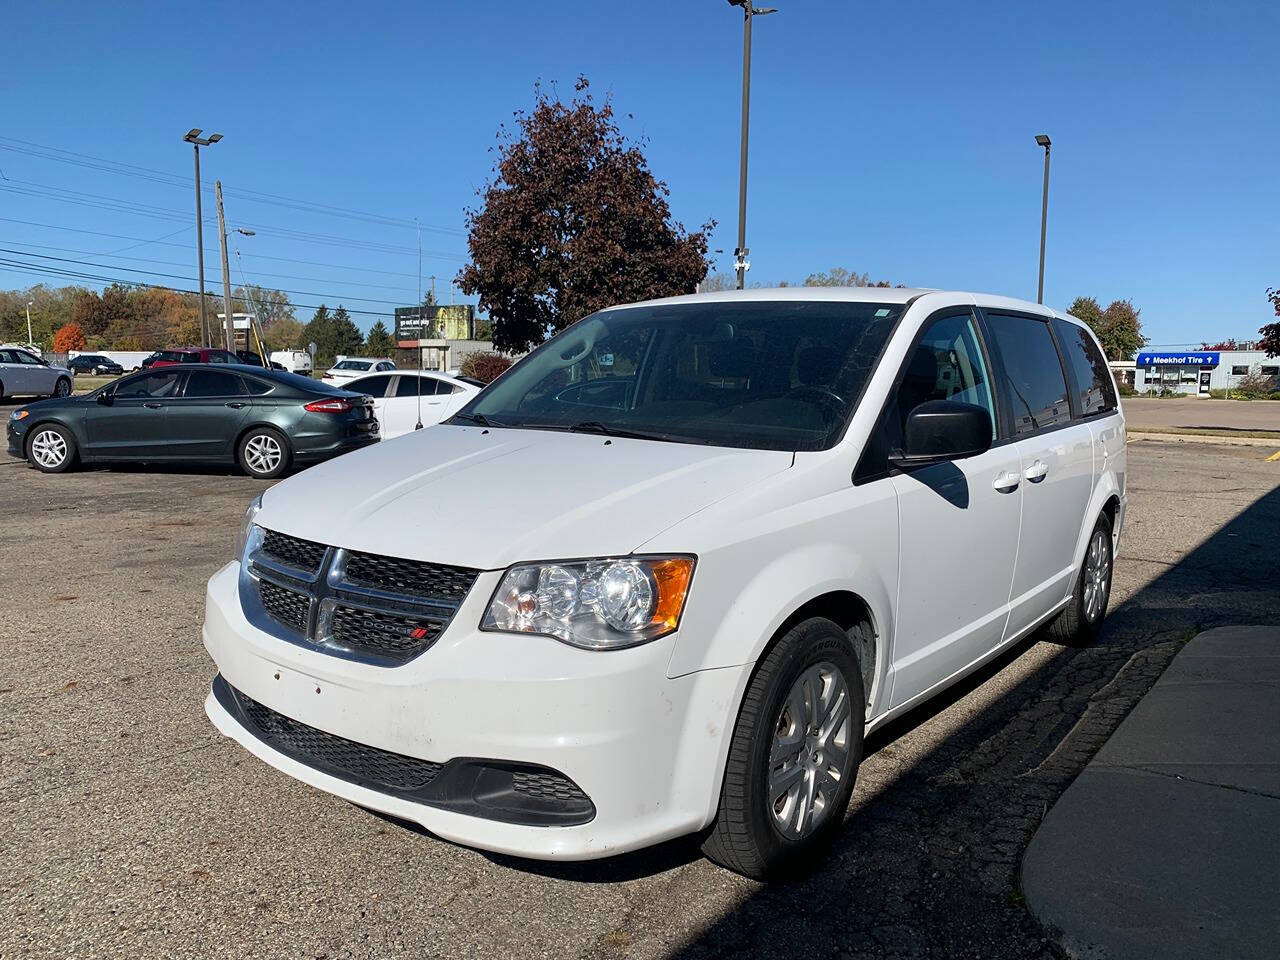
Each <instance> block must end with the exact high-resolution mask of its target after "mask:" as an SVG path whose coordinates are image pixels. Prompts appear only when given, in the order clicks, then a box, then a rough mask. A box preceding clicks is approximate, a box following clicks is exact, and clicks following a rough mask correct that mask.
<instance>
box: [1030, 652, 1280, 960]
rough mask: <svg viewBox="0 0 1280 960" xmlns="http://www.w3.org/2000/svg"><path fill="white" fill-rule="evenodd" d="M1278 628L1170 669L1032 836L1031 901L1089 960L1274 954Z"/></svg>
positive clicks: (1068, 948)
mask: <svg viewBox="0 0 1280 960" xmlns="http://www.w3.org/2000/svg"><path fill="white" fill-rule="evenodd" d="M1277 730H1280V627H1221V628H1218V629H1216V630H1209V631H1206V632H1205V633H1202V634H1200V635H1199V636H1198V637H1196V638H1195V639H1194V640H1192V641H1191V642H1190V643H1188V644H1187V645H1186V646H1185V647H1184V648H1183V649H1182V651H1181V652H1180V653H1179V654H1178V655H1177V657H1175V658H1174V660H1173V662H1172V663H1170V665H1169V667H1168V669H1167V670H1166V671H1165V673H1164V675H1163V676H1161V678H1160V679H1159V680H1158V681H1156V684H1155V686H1153V687H1152V688H1151V690H1150V691H1149V692H1148V693H1147V695H1146V696H1145V697H1144V698H1143V699H1142V700H1141V701H1140V702H1139V703H1138V705H1137V706H1136V707H1135V708H1134V709H1133V711H1132V713H1130V714H1129V716H1128V717H1126V718H1125V720H1124V722H1123V723H1121V724H1120V726H1119V727H1118V728H1117V729H1116V731H1115V733H1114V734H1112V736H1111V738H1110V739H1109V740H1108V741H1107V742H1106V744H1104V745H1103V747H1102V749H1101V750H1099V751H1098V754H1097V756H1095V757H1094V759H1093V760H1092V761H1090V763H1089V764H1088V765H1087V766H1086V767H1085V769H1084V771H1083V772H1082V773H1081V774H1080V776H1079V777H1078V778H1077V779H1076V780H1075V782H1074V783H1072V784H1071V786H1070V787H1068V788H1067V791H1066V792H1065V793H1064V794H1063V795H1062V796H1061V798H1059V800H1058V802H1057V803H1056V804H1055V805H1054V807H1053V809H1052V810H1050V811H1049V814H1048V816H1047V817H1046V818H1045V820H1044V822H1043V823H1042V824H1041V825H1040V828H1039V829H1038V830H1037V831H1036V834H1035V836H1034V837H1032V840H1031V844H1030V846H1029V847H1028V848H1027V852H1026V855H1025V857H1024V858H1023V862H1022V889H1023V894H1024V895H1025V897H1026V902H1027V905H1028V907H1029V908H1030V909H1031V911H1032V913H1034V914H1035V916H1036V917H1037V918H1038V919H1039V920H1040V922H1041V923H1042V924H1043V925H1044V927H1045V929H1046V930H1047V931H1048V932H1049V934H1050V935H1051V936H1052V937H1053V938H1054V939H1055V940H1056V941H1058V945H1059V946H1060V947H1061V948H1062V950H1063V951H1064V952H1065V953H1066V954H1067V955H1068V956H1071V957H1076V958H1088V960H1128V958H1134V960H1137V958H1139V957H1144V958H1145V957H1161V958H1162V960H1184V958H1185V960H1199V958H1205V957H1223V958H1226V957H1231V958H1235V960H1253V958H1258V960H1262V958H1268V960H1274V958H1275V957H1276V956H1277V953H1276V949H1277V944H1280V870H1277V866H1276V865H1277V864H1278V863H1280V737H1277V736H1276V731H1277Z"/></svg>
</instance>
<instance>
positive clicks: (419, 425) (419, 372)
mask: <svg viewBox="0 0 1280 960" xmlns="http://www.w3.org/2000/svg"><path fill="white" fill-rule="evenodd" d="M414 222H415V223H417V217H414ZM414 377H415V378H416V379H417V381H418V422H417V423H416V424H414V426H413V429H415V430H421V429H422V224H420V223H418V369H417V370H416V371H415V372H414Z"/></svg>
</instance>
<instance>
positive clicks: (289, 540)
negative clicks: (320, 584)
mask: <svg viewBox="0 0 1280 960" xmlns="http://www.w3.org/2000/svg"><path fill="white" fill-rule="evenodd" d="M324 551H325V546H324V544H322V543H314V542H312V541H310V540H302V539H300V538H298V537H290V536H286V535H285V534H283V533H276V532H275V531H274V530H267V531H265V533H264V535H263V538H262V552H263V553H265V554H266V555H267V556H269V557H271V558H273V559H275V560H278V561H280V562H281V563H283V564H285V565H287V566H290V567H297V568H298V569H299V570H304V571H307V572H310V573H315V572H316V571H317V570H319V569H320V564H321V563H323V562H324Z"/></svg>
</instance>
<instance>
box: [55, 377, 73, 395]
mask: <svg viewBox="0 0 1280 960" xmlns="http://www.w3.org/2000/svg"><path fill="white" fill-rule="evenodd" d="M53 395H54V396H55V397H69V396H70V395H71V383H70V381H68V380H67V379H66V378H65V377H64V378H62V379H61V380H59V381H58V382H57V384H55V385H54V388H53Z"/></svg>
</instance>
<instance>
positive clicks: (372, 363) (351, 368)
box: [324, 357, 396, 387]
mask: <svg viewBox="0 0 1280 960" xmlns="http://www.w3.org/2000/svg"><path fill="white" fill-rule="evenodd" d="M395 368H396V365H395V364H394V363H393V362H392V361H391V360H390V359H389V358H388V357H343V358H342V359H341V360H339V361H338V362H337V363H335V364H334V365H333V366H332V367H330V368H329V369H328V370H326V371H325V372H324V382H325V383H328V384H331V385H332V386H335V387H345V386H346V385H347V382H348V381H350V380H353V379H355V378H356V377H363V376H364V375H365V374H366V373H382V372H384V371H387V370H394V369H395Z"/></svg>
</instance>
